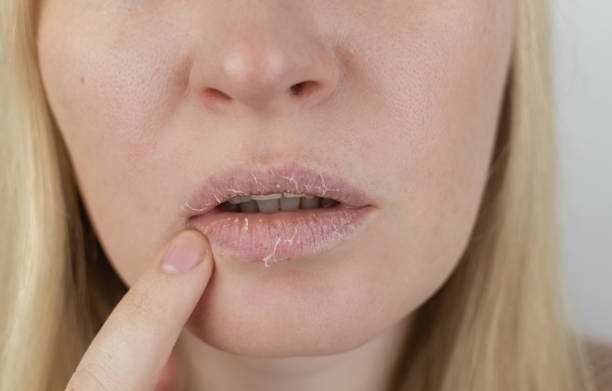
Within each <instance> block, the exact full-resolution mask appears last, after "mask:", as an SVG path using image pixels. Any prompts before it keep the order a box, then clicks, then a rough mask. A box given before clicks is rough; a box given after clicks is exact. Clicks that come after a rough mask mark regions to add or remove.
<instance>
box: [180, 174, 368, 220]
mask: <svg viewBox="0 0 612 391" xmlns="http://www.w3.org/2000/svg"><path fill="white" fill-rule="evenodd" d="M317 171H318V170H317ZM317 171H315V170H312V169H309V168H306V167H303V166H300V165H297V164H295V163H294V164H285V165H281V166H273V167H257V166H254V165H252V164H250V165H244V166H238V167H233V168H230V169H228V170H226V171H224V172H222V173H221V174H218V175H214V176H211V177H209V178H208V179H207V180H206V181H205V183H203V184H202V185H200V186H199V187H198V188H196V190H195V192H194V194H193V195H192V196H191V197H190V198H189V199H188V200H187V201H185V203H184V204H183V210H185V211H186V212H187V214H188V215H189V216H190V217H191V216H199V215H204V214H207V213H209V212H211V211H212V210H213V209H214V208H215V207H216V206H218V205H220V204H222V203H224V202H226V201H228V200H229V199H231V198H233V197H239V196H248V195H265V194H274V193H283V192H285V193H295V194H310V195H314V196H318V197H325V198H331V199H333V200H336V201H338V202H340V203H342V204H344V206H345V207H352V208H359V207H365V206H370V205H372V200H371V199H370V198H369V197H368V196H367V194H366V193H365V192H364V191H363V190H361V189H359V188H357V187H355V186H353V185H351V184H349V183H347V182H345V181H344V180H342V179H340V178H338V177H336V176H334V175H331V174H329V173H322V172H317Z"/></svg>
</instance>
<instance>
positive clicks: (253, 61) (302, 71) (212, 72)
mask: <svg viewBox="0 0 612 391" xmlns="http://www.w3.org/2000/svg"><path fill="white" fill-rule="evenodd" d="M260 7H264V6H262V5H260ZM241 14H242V15H245V16H244V17H242V16H237V15H236V13H226V14H225V16H226V18H227V19H226V20H224V21H223V22H221V23H218V24H216V25H215V27H214V29H211V35H209V36H208V37H202V40H203V41H207V43H206V45H204V44H203V45H202V46H205V47H206V49H204V48H201V50H199V51H198V52H197V53H196V54H195V56H194V57H195V58H194V60H193V64H192V69H191V75H190V87H191V88H193V89H194V90H195V91H194V92H195V96H197V99H198V101H199V103H200V104H202V105H204V106H205V107H207V108H208V109H210V110H213V111H215V112H228V111H230V112H231V111H234V112H235V111H238V110H243V109H244V108H245V107H246V108H248V109H250V110H254V111H258V112H263V111H267V112H269V111H273V110H276V111H284V112H290V111H295V110H296V109H305V108H308V107H313V106H315V105H318V104H321V103H322V102H324V101H325V100H327V99H328V98H329V97H330V96H332V95H333V94H334V92H335V91H336V89H337V85H338V80H339V78H340V73H341V70H340V66H339V63H338V61H337V58H336V56H335V53H334V51H333V50H334V49H333V48H332V47H331V46H330V45H329V43H327V42H325V41H324V40H323V39H322V38H321V37H318V36H317V35H316V33H314V32H311V29H309V28H307V26H305V24H304V23H301V24H300V23H299V21H298V20H297V17H296V16H288V15H280V14H273V13H271V12H262V11H261V10H259V11H258V12H255V15H253V14H251V15H246V13H245V12H244V11H243V12H241ZM262 15H263V16H262ZM230 18H233V19H234V20H230Z"/></svg>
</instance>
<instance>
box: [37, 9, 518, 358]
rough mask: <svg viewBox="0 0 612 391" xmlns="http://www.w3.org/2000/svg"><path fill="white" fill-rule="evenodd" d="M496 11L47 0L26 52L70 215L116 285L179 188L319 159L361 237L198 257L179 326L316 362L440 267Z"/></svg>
mask: <svg viewBox="0 0 612 391" xmlns="http://www.w3.org/2000/svg"><path fill="white" fill-rule="evenodd" d="M514 7H515V4H514V1H513V0H499V1H484V0H468V1H462V2H452V3H448V2H436V1H432V2H426V1H419V0H417V1H404V0H389V1H382V2H376V1H370V0H367V1H366V0H337V1H334V2H332V3H331V4H330V2H328V1H326V0H325V1H324V0H313V1H308V2H301V1H287V2H222V1H212V0H201V1H190V0H186V1H181V2H173V1H163V0H162V1H154V2H150V3H149V2H127V3H126V2H123V1H119V0H110V1H104V2H95V1H89V0H79V1H71V0H47V1H45V2H42V9H41V14H40V16H41V17H40V26H39V36H38V50H39V59H40V67H41V73H42V76H43V83H44V87H45V89H46V92H47V95H48V98H49V102H50V106H51V108H52V111H53V113H54V114H55V117H56V118H57V122H58V125H59V127H60V131H61V134H62V136H63V138H64V140H65V142H66V145H67V147H68V150H69V153H70V156H71V158H72V161H73V162H74V168H75V172H76V175H77V181H78V184H79V188H80V191H81V194H82V196H83V198H84V200H85V202H86V206H87V210H88V213H89V215H90V217H91V219H92V222H93V224H94V226H95V228H96V231H97V232H98V234H99V239H100V240H101V243H102V245H103V248H104V250H105V252H106V254H107V255H108V257H109V260H110V262H111V263H112V265H113V267H114V268H115V270H116V271H117V273H118V274H119V275H120V277H121V278H122V279H123V280H124V281H125V282H126V283H127V284H128V285H130V284H132V283H133V282H134V281H135V280H136V279H137V278H138V277H139V275H140V274H141V273H142V271H143V270H144V269H145V267H146V266H147V264H148V263H149V262H151V261H152V260H153V259H154V256H155V255H156V254H157V253H158V252H159V250H160V249H161V248H162V246H163V245H164V244H165V243H166V242H167V241H168V240H169V238H171V237H172V236H173V235H174V234H175V233H176V232H177V231H178V230H180V229H182V228H184V227H185V225H186V221H185V217H184V212H183V211H182V210H181V206H183V203H184V201H185V199H186V197H187V196H188V195H190V194H191V193H192V191H193V189H195V188H197V187H198V186H199V185H200V184H201V183H202V181H203V180H204V179H205V178H206V177H207V176H209V175H212V174H213V173H216V172H218V171H221V170H224V169H227V168H228V167H230V166H232V165H234V164H238V163H245V164H250V163H252V162H259V163H264V164H265V163H270V162H274V161H282V162H300V163H303V164H308V165H309V167H315V168H316V167H320V168H324V169H325V170H326V171H330V172H333V173H334V174H335V175H337V176H339V177H342V178H346V180H347V181H349V182H350V183H352V184H354V185H356V186H358V187H360V188H362V189H363V190H364V191H365V192H366V193H368V194H369V195H371V196H372V197H374V198H375V199H376V200H377V205H376V206H377V207H378V208H379V210H378V215H377V217H376V219H374V220H372V221H371V223H370V224H368V226H367V227H366V229H364V230H362V231H361V232H360V233H359V234H358V235H356V236H354V237H353V238H352V239H351V240H350V241H346V242H343V243H342V244H341V245H339V246H337V247H335V248H334V249H332V250H331V251H328V252H325V253H322V254H320V255H319V256H317V257H313V258H310V259H292V260H289V261H287V262H278V263H275V264H274V265H273V266H272V267H268V268H266V267H265V266H264V264H263V263H258V264H253V265H239V264H236V263H233V262H229V259H223V257H217V258H216V267H215V274H214V276H213V278H212V279H211V283H210V285H209V287H208V289H207V291H206V292H205V295H204V296H202V298H201V299H200V301H199V303H198V305H197V307H196V310H195V311H194V313H193V314H192V316H191V318H190V320H189V322H188V325H187V328H188V330H189V331H190V332H192V333H193V334H194V335H196V336H197V338H200V339H201V340H203V341H205V342H207V343H209V344H210V345H212V346H215V347H217V348H219V349H222V350H225V351H228V352H233V353H238V354H257V355H262V356H292V355H321V354H329V353H338V352H342V351H346V350H349V349H352V348H355V347H357V346H360V345H361V344H363V343H365V342H366V341H368V340H370V339H372V338H373V337H374V336H376V335H377V334H379V333H380V332H381V330H383V329H384V328H386V327H388V326H390V325H393V324H396V323H397V322H398V321H400V320H401V319H403V318H404V317H405V316H407V315H409V314H411V313H412V312H413V311H414V310H415V309H416V308H418V307H419V306H420V305H421V304H422V303H423V302H424V301H426V300H427V299H428V298H429V297H430V296H431V295H432V294H433V293H434V292H435V291H437V289H438V288H439V287H440V286H441V285H442V284H443V283H444V281H445V280H446V278H447V277H448V276H449V275H450V273H451V272H452V270H453V269H454V267H455V266H456V264H457V261H458V260H459V258H460V256H461V253H462V252H463V250H464V249H465V246H466V244H467V240H468V238H469V234H470V232H471V229H472V226H473V224H474V221H475V218H476V212H477V209H478V205H479V203H480V197H481V194H482V191H483V189H484V184H485V179H486V173H487V168H488V164H489V159H490V155H491V152H492V146H493V142H494V140H495V134H496V129H497V123H496V121H497V114H498V112H499V107H500V103H501V97H502V92H503V87H504V81H505V75H506V72H507V69H508V61H509V56H510V48H511V42H512V35H513V31H512V28H513V18H514ZM306 81H313V82H315V83H312V84H310V85H303V87H302V90H301V91H299V93H298V94H290V93H289V89H290V87H291V86H292V85H294V84H296V83H300V82H306ZM207 88H210V89H214V90H217V91H220V92H222V93H223V94H225V95H226V96H227V97H226V98H223V99H221V98H220V97H219V94H203V93H202V92H203V91H206V89H207ZM308 91H310V92H308ZM254 180H256V178H254ZM241 223H242V222H241V221H239V222H238V223H237V224H241ZM255 223H256V222H254V221H251V222H250V223H249V224H255ZM244 227H245V229H246V227H247V225H246V221H244ZM214 250H215V247H214V243H213V251H214ZM372 308H376V311H375V312H373V311H372ZM281 314H282V315H281ZM355 319H358V320H359V321H358V322H356V321H355Z"/></svg>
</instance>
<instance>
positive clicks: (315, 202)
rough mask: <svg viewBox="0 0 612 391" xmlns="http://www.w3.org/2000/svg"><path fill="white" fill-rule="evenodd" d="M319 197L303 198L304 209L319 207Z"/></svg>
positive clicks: (308, 196) (309, 196)
mask: <svg viewBox="0 0 612 391" xmlns="http://www.w3.org/2000/svg"><path fill="white" fill-rule="evenodd" d="M319 200H320V198H319V197H315V196H311V195H307V196H304V198H302V209H314V208H318V207H319Z"/></svg>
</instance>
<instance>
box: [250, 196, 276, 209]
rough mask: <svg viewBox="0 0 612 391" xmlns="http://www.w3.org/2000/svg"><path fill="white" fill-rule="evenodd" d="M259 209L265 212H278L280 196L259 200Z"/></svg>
mask: <svg viewBox="0 0 612 391" xmlns="http://www.w3.org/2000/svg"><path fill="white" fill-rule="evenodd" d="M253 198H254V197H253ZM256 202H257V206H258V207H259V211H260V212H263V213H272V212H278V198H273V199H268V200H265V199H264V200H257V201H256Z"/></svg>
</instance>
